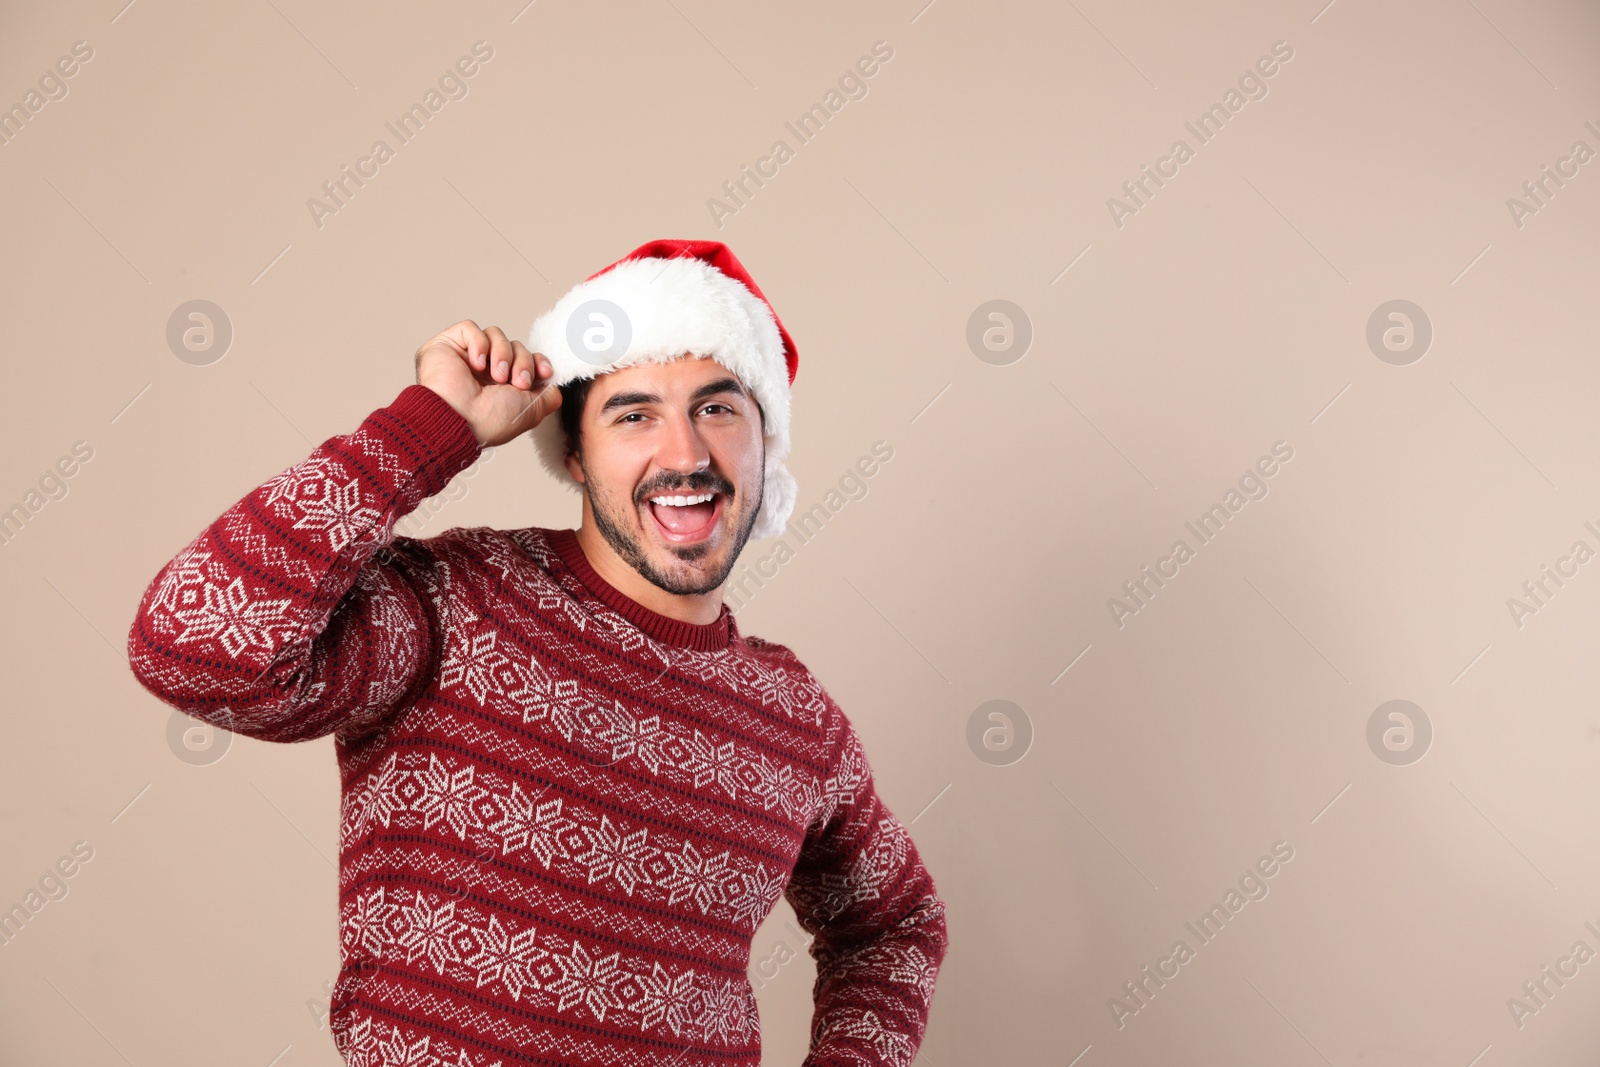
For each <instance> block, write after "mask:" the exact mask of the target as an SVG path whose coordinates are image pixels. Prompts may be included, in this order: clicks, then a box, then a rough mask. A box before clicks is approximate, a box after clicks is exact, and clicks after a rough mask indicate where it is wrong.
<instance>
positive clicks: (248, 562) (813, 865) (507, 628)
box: [128, 241, 948, 1067]
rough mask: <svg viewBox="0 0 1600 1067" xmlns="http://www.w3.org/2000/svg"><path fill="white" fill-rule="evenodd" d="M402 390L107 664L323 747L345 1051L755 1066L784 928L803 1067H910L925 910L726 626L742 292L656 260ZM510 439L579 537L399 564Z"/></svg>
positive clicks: (746, 446) (758, 309) (744, 411)
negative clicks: (791, 953)
mask: <svg viewBox="0 0 1600 1067" xmlns="http://www.w3.org/2000/svg"><path fill="white" fill-rule="evenodd" d="M416 365H417V382H418V384H416V385H412V386H408V387H407V388H406V389H405V390H403V391H402V392H401V393H400V395H399V397H398V398H397V399H396V400H395V401H394V402H393V403H392V404H390V405H389V406H388V407H385V408H380V409H378V410H377V411H374V412H373V413H372V414H371V415H370V416H368V417H367V419H366V420H365V421H363V422H362V424H361V425H360V427H359V428H358V429H356V430H355V432H354V433H351V434H348V435H345V436H339V437H334V438H331V439H329V440H328V441H326V442H324V443H323V444H322V445H321V446H320V447H318V448H317V449H316V450H315V451H314V452H312V454H311V455H310V457H308V458H307V459H306V460H305V461H304V462H302V463H299V464H296V465H295V466H293V467H291V468H289V469H288V470H287V471H284V472H283V473H282V474H280V475H278V476H277V477H275V478H273V479H271V480H270V481H268V482H267V483H266V484H264V485H262V486H261V487H260V488H258V489H256V490H255V491H254V492H252V493H250V494H249V495H247V496H246V497H244V499H242V500H240V501H239V502H238V503H237V504H235V505H234V506H233V507H231V508H229V509H228V510H227V511H226V512H224V513H223V515H222V516H221V518H219V519H218V520H217V521H216V522H214V523H212V525H211V526H210V527H209V528H208V529H206V530H205V531H204V532H203V533H201V534H200V536H199V537H197V538H196V539H195V540H194V541H193V542H192V543H191V544H190V545H189V546H188V547H187V548H185V549H184V550H183V551H182V552H180V553H179V554H178V555H177V557H176V558H174V559H173V560H172V561H171V562H170V563H168V564H167V565H166V566H165V567H164V568H163V569H162V571H161V572H160V573H159V574H158V575H157V576H156V578H155V580H154V581H153V582H152V583H151V584H150V587H149V589H148V590H147V591H146V593H145V594H144V597H143V600H142V601H141V603H140V605H139V611H138V614H137V616H136V618H135V619H134V622H133V626H132V628H131V630H130V633H129V636H128V652H129V661H130V663H131V665H132V667H133V670H134V673H135V674H136V675H137V677H138V678H139V680H140V682H141V683H142V684H143V685H144V686H145V687H146V688H147V689H149V690H150V692H152V693H154V694H155V695H157V696H158V697H160V698H161V699H162V700H164V701H166V702H167V703H169V704H172V705H174V706H176V707H178V708H180V709H182V710H183V711H184V712H186V713H188V714H190V715H192V716H194V717H196V718H199V719H202V720H204V721H206V722H209V723H212V724H215V725H217V726H221V727H225V728H227V729H229V730H232V731H234V732H236V733H241V734H244V735H246V736H249V737H255V738H259V739H262V740H267V741H285V742H287V741H304V740H309V739H311V738H316V737H322V736H324V735H327V734H332V735H333V737H334V747H335V753H336V755H337V757H338V762H339V769H340V775H341V781H342V788H343V802H342V807H341V810H342V820H341V826H340V849H339V859H340V869H339V903H340V931H341V945H340V950H341V960H342V966H341V968H340V972H339V978H338V982H337V985H336V986H335V988H334V992H333V996H332V1000H331V1003H330V1020H331V1025H332V1029H333V1034H334V1040H335V1044H336V1045H337V1047H338V1049H339V1051H340V1052H341V1054H342V1055H343V1056H344V1057H345V1059H346V1061H347V1062H348V1063H350V1064H353V1065H366V1067H380V1065H381V1067H387V1065H399V1064H406V1065H410V1064H428V1065H439V1067H496V1065H499V1067H511V1065H513V1064H541V1065H552V1067H554V1065H567V1064H574V1065H575V1064H584V1065H599V1064H608V1065H637V1067H663V1065H668V1064H671V1065H676V1067H700V1065H712V1064H716V1065H719V1067H756V1065H757V1064H759V1062H760V1058H761V1057H760V1047H761V1046H760V1027H759V1020H758V1017H757V1010H756V1001H755V995H754V992H753V990H752V988H751V984H750V982H749V980H748V977H747V974H746V968H747V967H748V965H749V963H750V949H751V938H752V936H753V935H754V933H755V931H756V929H757V927H758V926H759V925H760V923H761V921H762V920H763V919H764V918H765V917H766V916H767V914H768V913H769V912H770V911H771V910H772V908H773V906H774V905H775V904H776V902H777V900H778V897H779V896H780V895H782V896H784V897H785V898H786V899H787V900H788V901H789V902H790V904H791V905H792V906H793V907H794V910H795V912H796V915H797V917H798V918H799V921H800V923H801V925H802V926H804V927H805V929H806V931H807V932H808V933H809V934H811V935H812V939H811V941H810V943H809V944H810V951H811V954H812V956H813V957H814V958H815V959H816V962H817V982H816V985H815V987H814V989H813V998H814V1001H815V1012H814V1015H813V1024H812V1033H811V1049H810V1054H809V1055H808V1056H807V1058H806V1059H805V1065H806V1067H824V1065H827V1067H834V1065H843V1064H852V1065H855V1064H869V1065H873V1064H886V1065H895V1067H903V1065H906V1064H909V1063H910V1062H911V1060H912V1058H913V1057H914V1056H915V1054H916V1051H917V1048H918V1045H919V1044H920V1042H921V1040H922V1035H923V1032H924V1029H925V1027H926V1023H927V1016H928V1008H929V1003H930V1001H931V999H932V996H933V989H934V982H935V979H936V977H937V975H938V970H939V966H940V963H941V962H942V960H943V958H944V955H945V950H946V947H947V943H948V942H947V936H946V929H945V917H944V905H943V903H942V901H941V900H940V899H939V897H938V896H937V895H936V893H935V891H934V885H933V881H932V879H931V877H930V876H929V874H928V871H927V870H926V868H925V867H924V866H923V864H922V861H921V858H920V856H919V855H918V852H917V849H916V847H915V845H914V844H913V843H912V841H911V839H910V837H909V836H908V834H907V832H906V829H905V827H904V826H903V825H902V824H901V823H900V821H899V820H898V819H896V818H895V816H894V815H893V814H892V813H890V811H889V810H888V809H887V808H886V807H885V806H884V805H883V803H882V801H881V800H880V799H879V798H878V796H877V793H876V791H875V789H874V785H873V778H872V772H871V769H870V767H869V765H868V763H867V760H866V757H865V754H864V752H863V750H862V746H861V742H860V739H859V738H858V736H857V735H856V733H855V732H854V730H853V729H852V727H851V724H850V722H849V720H848V719H847V718H846V717H845V715H844V712H843V711H842V710H841V709H840V708H839V707H838V705H837V704H835V703H834V701H833V700H832V699H831V698H830V697H829V696H828V694H827V692H826V691H825V690H824V689H823V688H822V686H821V685H820V684H819V683H818V682H817V680H816V679H815V678H814V677H812V675H811V673H810V672H809V671H808V670H807V669H806V667H805V666H804V664H802V663H801V662H800V661H799V660H798V659H797V658H796V657H795V655H794V654H793V653H792V652H790V651H789V650H788V649H787V648H785V647H784V646H782V645H779V644H773V643H771V642H768V641H763V640H761V639H760V638H757V637H753V636H747V635H743V634H741V633H740V632H739V628H738V626H737V624H736V623H735V622H734V618H733V615H732V613H731V612H730V611H729V610H728V609H727V607H726V606H725V605H724V604H723V603H722V587H723V582H724V581H725V580H726V578H727V576H728V574H729V572H730V571H731V570H732V568H733V565H734V562H735V560H736V559H737V558H738V555H739V552H740V550H741V549H742V548H743V547H744V544H745V542H746V540H747V539H749V538H750V537H752V536H753V537H757V538H760V537H767V536H771V535H773V534H775V533H777V532H779V531H780V530H781V529H782V528H783V526H784V524H785V523H786V522H787V521H788V518H789V515H790V512H791V511H792V510H793V507H794V501H795V485H794V480H793V478H792V477H791V476H790V475H789V473H788V470H787V469H786V467H785V466H784V460H785V458H786V456H787V453H788V449H789V386H790V383H791V382H792V380H793V378H794V373H795V369H796V367H797V366H798V355H797V354H796V351H795V348H794V344H793V342H792V340H791V339H790V338H789V335H788V333H787V331H785V330H784V329H783V326H782V324H781V323H780V322H779V321H778V318H777V316H776V315H775V314H774V313H773V311H772V309H771V307H770V306H769V305H768V304H767V302H766V299H765V297H763V296H762V295H761V291H760V290H759V289H758V288H757V287H756V286H755V283H754V282H753V281H752V280H751V279H750V278H749V275H748V274H746V273H745V271H744V269H743V268H742V267H741V266H740V264H739V262H738V260H737V259H735V258H734V257H733V255H732V253H731V252H729V251H728V250H727V248H726V247H725V246H723V245H721V244H717V243H714V242H700V241H695V242H681V241H671V242H654V243H652V244H650V245H646V246H644V247H643V248H640V249H638V250H637V251H635V252H634V253H632V254H631V255H630V256H629V257H628V258H627V259H625V260H623V261H621V262H619V263H616V264H613V265H612V266H611V267H608V268H606V269H605V270H603V271H601V272H599V273H598V274H596V275H593V276H591V277H590V278H589V279H588V280H586V281H585V282H583V283H580V284H579V285H578V286H576V287H574V289H573V290H572V291H571V292H569V293H568V294H567V295H566V296H564V297H563V298H562V299H561V301H559V302H558V303H557V305H556V306H555V308H553V309H551V311H550V312H548V313H546V314H545V315H544V316H541V317H540V319H539V320H538V321H537V322H536V323H535V324H534V328H533V331H532V333H531V335H530V338H529V345H527V346H524V345H523V344H522V343H521V342H511V341H509V340H508V339H507V337H506V335H505V334H504V333H503V332H502V331H501V330H500V329H499V328H498V327H490V328H489V329H488V330H482V329H479V328H478V326H477V325H476V324H475V323H473V322H470V321H466V322H460V323H457V324H456V325H455V326H452V327H451V328H450V329H448V330H446V331H444V332H443V333H441V334H439V335H438V336H437V337H435V338H433V339H432V340H431V341H429V342H428V343H427V344H425V345H423V346H422V348H421V349H420V350H419V351H418V353H417V357H416ZM558 410H559V412H560V416H559V417H551V416H552V413H553V412H556V411H558ZM529 431H532V436H533V437H534V440H535V442H536V444H537V446H538V450H539V454H540V456H541V458H542V460H543V462H544V464H545V466H546V467H547V468H549V469H550V470H551V471H552V472H553V473H555V474H556V475H557V476H558V477H561V478H563V479H566V480H569V481H570V482H571V483H572V484H574V485H576V486H579V487H581V491H582V497H583V519H582V524H581V525H580V526H579V527H578V529H577V530H575V531H574V530H552V529H544V528H541V527H529V528H526V529H520V530H507V531H501V530H492V529H487V528H482V527H480V528H474V529H454V530H450V531H448V532H446V533H443V534H440V535H439V536H437V537H432V538H428V539H426V540H417V539H412V538H405V537H395V536H394V533H393V530H394V525H395V523H396V522H397V521H398V520H399V519H401V518H403V517H404V516H405V515H406V514H408V513H409V512H410V511H412V510H413V509H414V508H416V507H417V506H418V505H419V504H420V503H421V501H422V500H423V499H424V498H426V497H428V496H430V495H432V494H434V493H437V492H439V491H440V490H442V489H443V488H444V487H445V486H446V485H447V484H448V483H449V481H450V479H451V478H452V477H453V476H454V475H455V474H456V473H458V472H459V471H461V470H463V469H464V468H466V467H467V466H469V465H470V464H471V463H472V462H473V461H474V460H475V459H476V458H477V456H478V455H479V453H480V451H481V450H482V449H483V448H485V447H489V446H494V445H499V444H502V443H504V442H506V441H510V440H512V439H513V438H515V437H517V436H519V435H520V434H522V433H525V432H529Z"/></svg>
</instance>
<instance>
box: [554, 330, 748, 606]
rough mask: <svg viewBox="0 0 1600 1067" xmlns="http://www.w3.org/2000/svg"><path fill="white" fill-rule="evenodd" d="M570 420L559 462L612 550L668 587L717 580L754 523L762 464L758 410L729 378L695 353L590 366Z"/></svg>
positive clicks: (684, 589)
mask: <svg viewBox="0 0 1600 1067" xmlns="http://www.w3.org/2000/svg"><path fill="white" fill-rule="evenodd" d="M580 424H581V427H582V432H581V435H580V441H581V445H580V450H579V453H578V455H576V456H574V455H570V454H569V455H568V456H567V469H568V470H569V471H571V473H572V476H573V477H574V478H577V479H578V480H579V481H580V482H582V483H583V484H584V486H585V488H586V490H587V493H588V497H589V506H590V510H591V512H592V513H593V515H594V524H595V527H596V529H597V530H598V531H599V532H600V534H601V535H602V536H604V537H605V539H606V541H607V543H609V544H610V545H611V547H612V548H613V549H614V550H615V551H616V553H617V555H619V556H621V557H622V558H623V559H624V560H626V561H627V562H628V564H629V565H630V566H632V567H633V569H634V570H636V571H638V572H639V574H640V575H642V576H643V577H644V578H645V579H646V580H647V581H649V582H651V583H652V584H654V585H656V586H658V587H660V588H662V589H664V590H666V591H667V592H669V593H674V594H678V595H680V596H681V595H690V594H701V593H709V592H711V591H712V590H714V589H716V588H717V587H718V586H720V585H721V584H722V583H723V581H725V580H726V579H727V577H728V574H729V572H730V571H732V570H733V565H734V562H735V561H736V560H737V559H738V558H739V553H740V552H741V551H742V550H743V549H744V543H745V541H746V540H747V539H748V538H749V536H750V529H751V527H752V526H754V525H755V521H756V512H757V511H758V510H759V509H760V507H761V492H762V484H763V471H764V468H765V462H766V447H765V438H764V437H763V436H762V432H761V409H760V407H759V406H758V405H757V404H756V401H755V398H754V397H752V396H751V395H750V394H749V393H748V392H746V390H745V388H744V386H743V385H742V384H741V383H740V382H739V380H738V378H736V377H735V376H734V375H733V373H732V372H731V371H729V370H728V369H727V368H726V367H724V366H722V365H721V364H720V363H717V362H715V361H714V360H711V359H707V358H702V357H694V356H683V357H679V358H678V359H677V360H675V361H673V362H671V363H645V364H640V365H638V366H633V367H628V368H626V369H624V370H619V371H612V372H610V373H608V374H601V375H597V376H596V378H595V380H594V384H593V385H592V386H590V388H589V394H588V396H587V397H586V398H585V400H584V407H583V412H582V414H581V416H580ZM708 497H709V499H707V498H708Z"/></svg>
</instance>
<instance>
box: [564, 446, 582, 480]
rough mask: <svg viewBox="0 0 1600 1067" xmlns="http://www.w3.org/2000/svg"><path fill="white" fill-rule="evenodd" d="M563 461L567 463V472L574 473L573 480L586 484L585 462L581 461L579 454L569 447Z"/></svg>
mask: <svg viewBox="0 0 1600 1067" xmlns="http://www.w3.org/2000/svg"><path fill="white" fill-rule="evenodd" d="M562 462H563V463H565V464H566V466H567V473H568V474H570V475H572V480H573V481H575V482H577V483H578V484H579V485H582V484H584V481H583V464H582V463H581V462H579V460H578V454H577V453H576V452H574V451H572V449H570V448H569V449H567V454H566V456H565V458H563V459H562Z"/></svg>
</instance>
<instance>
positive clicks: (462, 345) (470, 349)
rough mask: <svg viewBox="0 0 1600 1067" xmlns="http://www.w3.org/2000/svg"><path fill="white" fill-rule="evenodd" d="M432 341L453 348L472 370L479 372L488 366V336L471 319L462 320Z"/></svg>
mask: <svg viewBox="0 0 1600 1067" xmlns="http://www.w3.org/2000/svg"><path fill="white" fill-rule="evenodd" d="M434 340H436V341H437V340H443V341H445V342H447V343H448V344H450V345H451V346H453V347H454V348H455V349H456V350H457V351H459V352H460V353H461V354H462V355H463V356H464V357H466V360H467V364H468V365H469V366H471V367H472V368H473V369H474V370H480V371H481V370H483V369H484V368H485V367H487V366H488V365H489V335H488V334H486V333H484V332H483V330H482V329H481V328H480V327H479V326H478V324H477V323H476V322H473V321H472V320H471V319H462V320H461V321H460V322H458V323H456V324H455V325H454V326H452V327H450V328H449V329H447V330H445V331H444V332H443V333H441V334H439V336H438V337H436V338H434Z"/></svg>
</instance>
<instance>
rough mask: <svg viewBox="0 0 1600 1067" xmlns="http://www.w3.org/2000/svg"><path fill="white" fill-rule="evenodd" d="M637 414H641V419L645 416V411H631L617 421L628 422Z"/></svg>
mask: <svg viewBox="0 0 1600 1067" xmlns="http://www.w3.org/2000/svg"><path fill="white" fill-rule="evenodd" d="M635 415H637V416H639V417H640V418H641V419H642V418H644V412H642V411H630V412H628V413H627V414H626V415H624V416H622V418H620V419H618V420H617V421H618V422H627V421H628V420H629V419H631V418H633V417H634V416H635Z"/></svg>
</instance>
